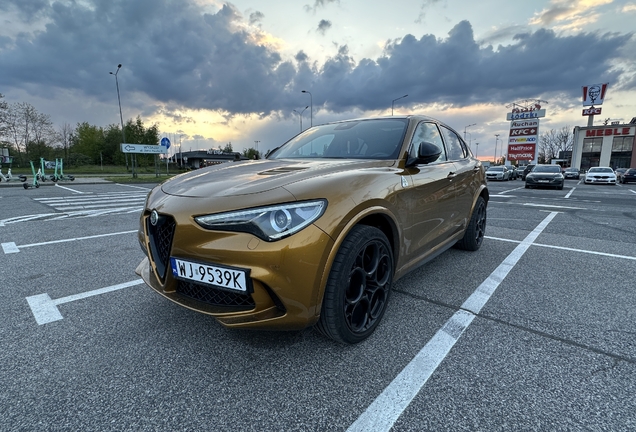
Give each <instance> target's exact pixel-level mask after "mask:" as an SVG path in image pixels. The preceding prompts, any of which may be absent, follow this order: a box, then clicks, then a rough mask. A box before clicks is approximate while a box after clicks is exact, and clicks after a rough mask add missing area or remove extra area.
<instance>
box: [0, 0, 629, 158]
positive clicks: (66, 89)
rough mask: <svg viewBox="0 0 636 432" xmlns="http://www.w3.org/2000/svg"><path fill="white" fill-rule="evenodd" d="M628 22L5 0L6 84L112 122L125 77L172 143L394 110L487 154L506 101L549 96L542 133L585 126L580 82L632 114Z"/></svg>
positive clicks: (559, 10)
mask: <svg viewBox="0 0 636 432" xmlns="http://www.w3.org/2000/svg"><path fill="white" fill-rule="evenodd" d="M635 30H636V0H623V1H619V0H535V1H532V2H510V1H502V0H482V1H479V2H476V1H473V0H393V1H391V2H387V1H378V0H267V1H256V0H236V1H233V2H222V1H217V0H56V1H50V0H0V93H1V94H3V95H4V96H5V99H4V100H5V101H7V102H9V103H14V102H27V103H30V104H31V105H33V106H34V107H35V108H36V110H37V111H38V112H40V113H44V114H48V115H50V117H51V120H52V121H53V123H54V125H55V126H56V128H60V127H61V126H62V125H64V124H69V125H71V126H75V125H77V123H80V122H88V123H89V124H92V125H96V126H103V127H106V126H108V125H110V124H119V122H120V118H119V105H118V99H117V84H118V85H119V91H120V97H121V108H122V111H123V117H124V121H126V120H127V119H135V118H137V117H138V116H139V117H140V118H141V119H142V121H143V122H144V124H145V125H146V126H150V125H152V124H156V125H157V126H158V128H159V130H160V131H161V132H162V136H167V137H168V138H170V139H171V141H172V143H173V146H172V147H171V151H176V150H178V148H179V146H178V145H176V144H180V148H181V150H182V151H189V150H195V149H210V148H218V147H224V146H225V145H226V144H227V143H228V142H230V143H232V147H233V148H234V150H235V151H237V150H238V151H241V150H243V149H244V148H249V147H256V148H257V149H258V150H259V151H261V152H264V151H266V150H267V149H270V148H274V147H277V146H278V145H280V144H282V143H283V142H285V141H287V140H288V139H289V138H291V137H292V136H294V135H295V134H297V133H298V132H300V130H301V128H302V129H306V128H307V127H309V126H310V125H311V124H321V123H325V122H329V121H334V120H342V119H350V118H360V117H373V116H387V115H389V116H390V115H391V114H392V107H393V113H394V114H396V115H398V114H399V115H401V114H423V115H428V116H431V117H434V118H436V119H439V120H441V121H443V122H445V123H447V124H448V125H450V126H451V127H453V128H454V129H455V130H457V131H458V132H459V133H460V134H461V135H464V134H465V137H466V140H467V142H468V143H469V144H470V146H471V148H472V150H473V153H476V154H477V156H478V157H479V158H480V159H486V158H490V159H494V157H495V145H496V144H498V149H497V154H498V155H499V154H500V153H501V147H502V141H503V140H506V142H507V137H508V131H509V129H510V122H509V121H506V113H507V112H510V110H511V109H510V107H511V104H513V103H518V102H521V101H529V100H531V101H541V102H540V104H541V105H542V108H544V109H546V117H545V118H543V119H541V129H540V131H542V132H545V131H548V130H550V129H561V128H562V127H566V126H567V127H568V128H573V127H574V126H585V125H586V124H587V117H583V116H582V115H581V111H582V108H583V107H582V90H581V88H582V86H585V85H590V84H598V83H609V86H608V89H607V94H606V97H605V100H604V102H603V105H602V110H603V111H602V115H600V116H596V117H595V121H594V124H595V125H600V124H602V122H603V120H605V119H610V120H611V121H620V122H621V123H628V122H629V121H630V120H631V119H632V118H633V117H636V35H635V34H634V33H635ZM118 64H121V65H122V66H121V68H120V69H118V68H117V65H118ZM111 72H112V73H115V72H116V73H117V76H116V77H115V75H113V74H111ZM303 90H305V91H306V92H307V93H303V92H302V91H303ZM405 95H408V96H406V97H403V96H405ZM306 107H308V108H306ZM301 122H302V123H301ZM496 134H499V135H500V138H499V140H497V138H496ZM504 154H505V151H504Z"/></svg>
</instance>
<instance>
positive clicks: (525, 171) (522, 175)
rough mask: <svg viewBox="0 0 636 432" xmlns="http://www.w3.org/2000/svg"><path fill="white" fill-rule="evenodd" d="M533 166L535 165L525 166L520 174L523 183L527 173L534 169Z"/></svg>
mask: <svg viewBox="0 0 636 432" xmlns="http://www.w3.org/2000/svg"><path fill="white" fill-rule="evenodd" d="M534 166H535V164H528V165H526V166H525V168H524V169H523V172H522V173H521V180H524V181H525V179H526V176H527V175H528V173H529V172H530V171H532V169H533V168H534Z"/></svg>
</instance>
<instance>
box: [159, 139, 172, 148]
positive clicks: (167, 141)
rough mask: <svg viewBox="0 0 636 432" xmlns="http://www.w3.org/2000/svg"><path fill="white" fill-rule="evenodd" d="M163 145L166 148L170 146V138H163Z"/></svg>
mask: <svg viewBox="0 0 636 432" xmlns="http://www.w3.org/2000/svg"><path fill="white" fill-rule="evenodd" d="M161 145H162V146H164V147H165V148H166V149H169V148H170V140H169V139H168V138H165V137H164V138H161Z"/></svg>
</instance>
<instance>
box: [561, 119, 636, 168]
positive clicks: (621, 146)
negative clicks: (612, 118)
mask: <svg viewBox="0 0 636 432" xmlns="http://www.w3.org/2000/svg"><path fill="white" fill-rule="evenodd" d="M634 136H636V117H634V118H633V119H632V120H631V122H630V123H628V124H618V123H616V124H614V123H613V124H611V125H603V126H585V127H582V126H576V127H575V128H574V142H573V148H572V166H573V167H575V168H578V169H581V170H585V171H586V170H588V169H589V168H591V167H595V166H608V167H611V168H613V169H616V168H632V167H636V151H634V150H635V149H634Z"/></svg>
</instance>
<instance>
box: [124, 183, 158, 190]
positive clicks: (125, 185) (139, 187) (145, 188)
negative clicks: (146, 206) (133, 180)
mask: <svg viewBox="0 0 636 432" xmlns="http://www.w3.org/2000/svg"><path fill="white" fill-rule="evenodd" d="M117 186H124V187H129V188H135V189H143V190H147V191H149V190H152V189H151V188H147V187H142V186H133V185H127V184H121V183H117Z"/></svg>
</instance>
